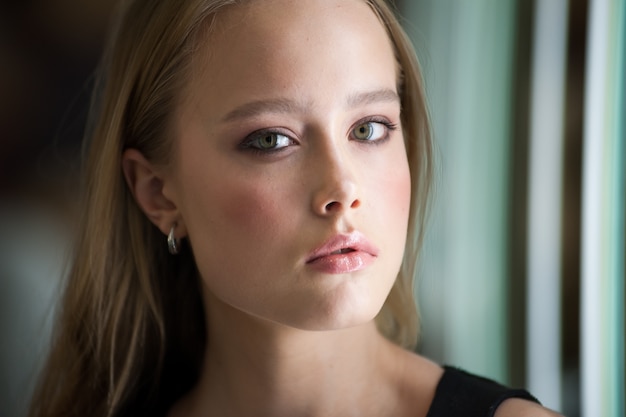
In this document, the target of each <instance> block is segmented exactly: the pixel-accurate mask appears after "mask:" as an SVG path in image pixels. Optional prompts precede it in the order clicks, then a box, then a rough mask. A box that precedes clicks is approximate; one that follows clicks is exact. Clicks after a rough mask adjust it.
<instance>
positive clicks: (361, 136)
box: [352, 121, 395, 142]
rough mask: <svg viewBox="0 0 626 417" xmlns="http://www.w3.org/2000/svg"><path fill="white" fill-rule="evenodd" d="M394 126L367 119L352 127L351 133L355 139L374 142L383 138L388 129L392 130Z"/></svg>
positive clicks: (386, 134)
mask: <svg viewBox="0 0 626 417" xmlns="http://www.w3.org/2000/svg"><path fill="white" fill-rule="evenodd" d="M394 129H395V126H394V125H391V124H388V123H383V122H376V121H369V122H365V123H360V124H359V125H357V126H356V127H355V128H354V129H352V135H353V136H354V138H355V139H357V140H362V141H369V142H374V141H378V140H382V139H385V138H386V137H387V136H388V134H389V130H394Z"/></svg>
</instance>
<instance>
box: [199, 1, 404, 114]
mask: <svg viewBox="0 0 626 417" xmlns="http://www.w3.org/2000/svg"><path fill="white" fill-rule="evenodd" d="M396 67H397V65H396V60H395V54H394V51H393V46H392V44H391V41H390V39H389V37H388V34H387V31H386V30H385V28H384V27H383V25H382V23H381V22H380V21H379V19H378V17H377V16H376V14H375V13H374V12H373V10H372V9H371V8H370V6H369V5H368V4H367V3H366V2H365V1H364V0H263V1H247V2H244V3H239V4H236V5H232V6H229V7H226V8H224V9H223V10H222V11H220V12H219V13H218V15H217V16H216V17H215V19H214V20H213V21H212V24H211V25H210V26H209V29H208V30H207V31H206V32H205V33H204V34H203V35H202V36H201V38H200V39H199V44H198V48H197V50H196V54H195V56H194V60H193V63H192V65H191V77H190V79H191V80H190V81H191V82H190V83H189V84H190V90H188V91H187V93H188V94H191V95H193V94H195V93H197V92H198V91H203V93H204V94H208V95H210V96H217V97H220V101H221V102H222V103H224V104H228V103H227V102H228V101H229V100H230V99H232V98H233V96H237V95H238V94H241V93H245V94H246V95H247V96H259V98H264V97H267V96H268V95H272V94H274V95H275V94H276V92H277V91H281V92H285V93H286V94H299V95H300V96H301V97H302V98H303V99H306V98H307V97H306V96H307V94H308V93H311V92H313V91H316V90H318V89H319V88H322V87H325V88H326V89H328V88H329V87H333V86H337V87H344V86H345V87H350V88H352V89H354V90H361V89H368V90H371V89H378V88H393V89H395V87H396V86H395V84H396V78H397V76H396V73H397V71H396V69H397V68H396ZM376 83H378V84H384V85H372V84H376Z"/></svg>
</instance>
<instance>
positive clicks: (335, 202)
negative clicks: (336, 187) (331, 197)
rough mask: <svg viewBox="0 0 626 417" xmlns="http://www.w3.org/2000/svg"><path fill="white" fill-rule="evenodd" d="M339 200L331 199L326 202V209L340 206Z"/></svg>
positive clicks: (330, 209) (329, 209)
mask: <svg viewBox="0 0 626 417" xmlns="http://www.w3.org/2000/svg"><path fill="white" fill-rule="evenodd" d="M339 205H340V204H339V202H338V201H331V202H330V203H328V204H326V211H327V212H328V211H333V210H334V209H336V208H337V206H339Z"/></svg>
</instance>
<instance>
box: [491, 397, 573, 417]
mask: <svg viewBox="0 0 626 417" xmlns="http://www.w3.org/2000/svg"><path fill="white" fill-rule="evenodd" d="M494 417H562V416H561V414H558V413H556V412H554V411H552V410H549V409H547V408H545V407H542V406H541V405H539V404H537V403H534V402H531V401H526V400H522V399H519V398H510V399H508V400H506V401H504V402H502V404H500V407H498V409H497V410H496V413H495V414H494Z"/></svg>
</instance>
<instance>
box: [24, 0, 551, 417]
mask: <svg viewBox="0 0 626 417" xmlns="http://www.w3.org/2000/svg"><path fill="white" fill-rule="evenodd" d="M124 3H125V4H124V7H123V9H122V10H121V12H120V15H119V19H118V24H117V26H116V27H115V30H114V32H113V36H112V38H111V41H110V44H109V47H108V49H107V52H106V55H105V61H104V66H103V68H104V72H103V78H102V83H101V85H99V86H98V88H97V91H96V101H95V103H94V109H95V112H96V113H95V114H97V119H96V120H95V124H94V125H93V127H92V133H91V135H90V136H91V138H92V139H91V143H90V151H89V154H88V158H87V162H86V174H85V187H86V195H85V209H84V217H83V219H82V221H81V227H80V231H79V232H80V233H79V236H78V238H77V245H76V251H75V256H74V260H73V266H72V269H71V272H70V276H69V281H68V284H67V289H66V294H65V298H64V300H63V303H62V311H61V316H60V321H59V327H58V329H57V336H56V339H55V341H54V345H53V348H52V352H51V355H50V358H49V361H48V365H47V368H46V369H45V371H44V374H43V377H42V381H41V384H40V389H39V390H38V392H37V393H36V395H35V397H34V400H33V404H32V415H33V416H87V415H89V416H131V415H132V416H137V415H149V416H155V415H162V416H166V415H167V416H172V417H195V416H289V417H294V416H377V417H380V416H394V417H402V416H414V417H423V416H427V415H428V416H442V415H446V416H447V415H458V416H463V415H468V416H470V415H471V416H475V415H485V416H487V415H497V416H506V415H511V416H517V415H549V412H548V411H547V410H545V409H543V408H542V407H540V406H539V405H537V404H536V402H534V401H535V400H534V399H533V398H532V397H531V396H530V395H529V394H527V393H526V392H524V391H513V390H507V389H505V388H504V387H501V386H499V385H497V384H495V383H492V382H490V381H487V380H484V379H481V378H478V377H474V376H471V375H468V374H465V373H463V372H461V371H458V370H455V369H452V368H442V367H441V366H439V365H437V364H435V363H432V362H430V361H429V360H427V359H425V358H423V357H420V356H418V355H416V354H414V353H412V352H411V351H410V350H409V349H410V348H412V347H413V346H414V344H415V343H416V339H417V334H416V329H417V327H418V323H417V313H416V309H415V306H414V303H413V292H412V289H411V281H412V277H413V275H414V264H415V260H416V255H417V250H418V248H419V245H420V242H421V234H422V230H423V222H424V214H425V208H426V205H427V198H428V190H429V184H430V181H431V175H432V159H431V153H432V144H431V141H430V136H429V125H428V118H427V111H426V107H425V99H424V92H423V86H422V84H421V78H420V74H419V69H418V65H417V62H416V60H415V57H414V54H413V51H412V49H411V46H410V43H409V42H408V40H407V38H406V36H405V35H404V33H403V32H402V30H401V28H400V26H399V25H398V22H397V20H396V19H395V18H394V16H393V13H392V12H391V10H390V9H389V8H388V6H386V5H385V3H384V2H383V1H382V0H369V1H366V0H324V1H323V0H299V1H290V0H263V1H261V0H250V1H235V0H231V1H227V0H223V1H217V0H214V1H210V0H186V1H180V0H161V1H151V0H136V1H128V2H124ZM494 413H495V414H494Z"/></svg>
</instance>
